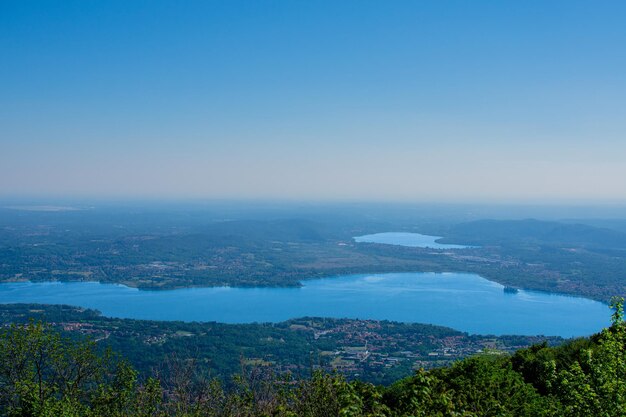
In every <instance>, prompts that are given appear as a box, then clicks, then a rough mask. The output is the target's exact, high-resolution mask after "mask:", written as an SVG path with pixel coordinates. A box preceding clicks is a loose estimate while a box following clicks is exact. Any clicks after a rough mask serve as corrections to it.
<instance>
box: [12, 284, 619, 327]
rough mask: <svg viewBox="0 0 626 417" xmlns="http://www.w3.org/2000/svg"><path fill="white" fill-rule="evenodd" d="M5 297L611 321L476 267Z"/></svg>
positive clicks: (162, 311)
mask: <svg viewBox="0 0 626 417" xmlns="http://www.w3.org/2000/svg"><path fill="white" fill-rule="evenodd" d="M0 303H43V304H70V305H76V306H81V307H87V308H93V309H97V310H100V311H101V312H102V313H103V314H104V315H106V316H110V317H121V318H134V319H150V320H182V321H219V322H224V323H250V322H279V321H284V320H287V319H290V318H297V317H303V316H316V317H334V318H359V319H377V320H393V321H400V322H414V323H431V324H437V325H443V326H449V327H452V328H454V329H457V330H462V331H466V332H469V333H478V334H496V335H501V334H524V335H534V334H544V335H558V336H563V337H570V336H584V335H589V334H591V333H594V332H597V331H599V330H600V329H601V328H602V327H606V326H607V325H608V324H609V322H610V310H609V308H608V307H607V306H606V305H605V304H602V303H599V302H596V301H592V300H589V299H585V298H576V297H568V296H563V295H556V294H547V293H539V292H533V291H522V290H520V291H519V292H517V293H514V294H511V293H505V292H504V291H503V286H502V285H500V284H497V283H495V282H492V281H488V280H486V279H484V278H481V277H480V276H478V275H475V274H464V273H443V274H440V273H391V274H359V275H347V276H340V277H330V278H326V279H316V280H310V281H305V282H304V286H302V287H300V288H230V287H218V288H187V289H177V290H168V291H145V290H137V289H135V288H129V287H125V286H123V285H115V284H99V283H95V282H67V283H60V282H44V283H31V282H17V283H3V284H0Z"/></svg>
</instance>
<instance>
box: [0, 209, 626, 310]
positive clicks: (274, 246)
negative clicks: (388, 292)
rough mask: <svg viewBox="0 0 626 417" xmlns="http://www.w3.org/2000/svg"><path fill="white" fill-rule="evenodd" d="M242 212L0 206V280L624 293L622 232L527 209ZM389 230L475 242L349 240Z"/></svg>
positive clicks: (154, 285)
mask: <svg viewBox="0 0 626 417" xmlns="http://www.w3.org/2000/svg"><path fill="white" fill-rule="evenodd" d="M248 215H249V216H250V217H249V218H248V217H246V216H247V215H241V214H239V215H237V214H233V213H232V212H231V211H228V210H226V209H223V208H222V209H219V210H218V209H215V210H214V211H210V210H202V211H189V210H187V211H185V210H178V211H177V210H164V211H147V212H146V211H145V210H144V211H141V210H138V209H130V208H119V207H117V208H115V207H113V208H112V207H108V208H103V209H98V210H96V209H93V210H91V209H90V210H79V211H65V212H31V211H20V210H7V209H0V281H16V280H31V281H50V280H65V281H67V280H79V281H82V280H90V281H101V282H115V283H123V284H125V285H129V286H134V287H139V288H154V289H167V288H179V287H189V286H220V285H230V286H299V285H301V282H302V280H303V279H309V278H317V277H325V276H329V275H335V274H349V273H376V272H403V271H407V272H408V271H411V272H419V271H425V272H442V271H450V272H455V271H456V272H474V273H477V274H480V275H482V276H484V277H486V278H488V279H492V280H495V281H498V282H500V283H502V284H504V285H508V286H512V287H516V288H526V289H536V290H544V291H553V292H561V293H567V294H574V295H581V296H587V297H590V298H594V299H597V300H601V301H605V302H606V301H608V299H609V298H610V296H611V295H614V294H620V295H626V286H624V283H623V280H622V278H621V271H622V270H623V265H624V262H626V233H624V232H623V230H621V229H619V227H618V229H619V230H609V229H606V228H602V227H596V226H588V225H581V224H569V223H563V222H545V221H536V220H525V221H495V220H488V221H476V222H461V223H453V224H450V223H449V222H447V223H446V222H443V221H441V220H432V219H430V220H429V219H428V218H424V217H420V216H422V215H423V214H420V213H419V212H417V213H416V214H414V215H413V216H409V215H405V216H400V217H388V216H387V217H385V216H378V217H376V216H372V215H368V216H365V215H363V214H362V213H361V214H360V215H357V214H353V213H349V214H346V213H343V212H342V211H341V210H340V209H335V210H334V211H317V212H316V211H310V210H309V211H308V212H302V211H301V210H300V211H292V212H282V211H278V212H274V214H273V215H269V214H267V213H261V214H259V213H249V214H248ZM292 216H294V217H292ZM231 217H234V218H231ZM381 219H382V220H381ZM618 226H619V224H618ZM393 230H395V231H402V230H404V231H413V232H419V233H427V234H429V233H430V234H434V235H440V236H445V238H444V239H443V240H442V241H443V242H450V243H463V244H472V245H478V246H480V247H477V248H472V249H463V250H432V249H421V248H406V247H399V246H391V245H378V244H367V243H360V244H356V243H355V242H354V241H353V240H352V237H354V236H358V235H360V234H366V233H374V232H382V231H393Z"/></svg>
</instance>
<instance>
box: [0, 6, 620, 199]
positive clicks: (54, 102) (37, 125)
mask: <svg viewBox="0 0 626 417" xmlns="http://www.w3.org/2000/svg"><path fill="white" fill-rule="evenodd" d="M0 195H4V196H9V195H18V196H19V195H30V196H33V195H40V196H79V197H80V196H85V197H168V198H177V197H181V198H187V197H197V198H231V197H232V198H284V199H341V200H350V199H361V200H417V201H420V200H427V201H463V200H471V201H513V200H514V201H553V200H559V201H561V200H562V201H570V200H576V201H583V200H584V201H599V200H601V201H626V2H624V1H602V2H595V1H586V2H579V1H571V0H569V1H495V0H494V1H440V0H433V1H417V0H416V1H382V0H381V1H367V0H355V1H337V0H335V1H298V0H285V1H263V0H258V1H232V0H229V1H209V0H206V1H156V0H150V1H130V0H125V1H85V0H79V1H68V0H64V1H49V2H43V1H24V0H15V1H12V0H1V1H0Z"/></svg>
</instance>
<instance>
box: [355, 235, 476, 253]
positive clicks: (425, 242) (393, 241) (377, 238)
mask: <svg viewBox="0 0 626 417" xmlns="http://www.w3.org/2000/svg"><path fill="white" fill-rule="evenodd" d="M439 239H441V236H428V235H421V234H419V233H405V232H385V233H374V234H372V235H363V236H357V237H355V238H354V241H355V242H364V243H384V244H386V245H398V246H409V247H412V248H431V249H465V248H473V247H474V246H465V245H448V244H445V243H437V242H435V241H436V240H439Z"/></svg>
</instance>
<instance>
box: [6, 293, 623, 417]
mask: <svg viewBox="0 0 626 417" xmlns="http://www.w3.org/2000/svg"><path fill="white" fill-rule="evenodd" d="M622 302H623V300H621V301H618V302H616V303H615V304H614V307H615V313H614V315H613V320H614V323H613V325H612V326H611V327H610V328H607V329H604V330H602V331H601V332H600V333H599V334H596V335H594V336H592V337H591V338H589V339H580V340H575V341H572V342H570V343H567V344H564V345H562V346H559V347H548V346H546V345H537V346H533V347H531V348H529V349H525V350H521V351H519V352H517V353H516V354H514V355H513V356H503V355H489V354H486V355H481V356H475V357H471V358H468V359H464V360H461V361H459V362H456V363H455V364H453V365H452V366H450V367H446V368H439V369H436V370H433V371H423V370H419V371H417V372H416V373H415V374H414V375H413V376H411V377H408V378H406V379H403V380H400V381H398V382H397V383H395V384H393V385H391V386H390V387H382V386H375V385H372V384H368V383H364V382H360V381H358V380H355V381H346V380H345V379H344V378H343V377H342V376H341V375H338V374H325V373H322V372H315V373H314V374H313V375H312V376H311V377H310V378H307V379H301V380H293V379H291V378H290V377H289V375H273V374H268V373H264V372H262V370H261V371H259V370H258V369H252V370H248V371H246V370H245V369H244V370H243V372H242V374H240V375H238V376H236V377H235V380H234V381H235V384H234V386H233V387H232V388H230V389H228V390H225V389H224V388H223V387H222V385H221V384H220V383H219V382H218V381H216V380H209V379H205V378H203V377H202V375H197V373H196V372H195V370H196V369H197V367H196V364H195V363H194V362H193V361H184V362H180V361H178V362H177V361H176V360H170V361H169V362H168V364H167V366H168V367H169V369H170V372H169V373H168V377H167V378H160V376H159V374H155V375H152V376H150V377H149V378H139V376H138V374H137V372H136V371H134V370H133V369H132V368H131V367H130V366H129V365H128V364H127V363H126V362H125V361H124V360H122V359H120V358H118V357H116V356H115V355H112V354H111V353H110V352H108V351H107V352H104V353H101V352H99V351H98V349H97V348H96V347H95V345H94V343H93V342H90V341H76V340H72V339H67V338H64V337H62V336H60V335H59V334H58V333H56V332H54V331H52V330H50V329H49V328H48V327H46V326H44V325H42V324H37V323H33V322H31V323H30V324H28V325H25V326H24V325H22V326H16V325H13V326H12V327H10V328H9V329H6V330H4V331H3V332H2V334H1V335H0V410H1V412H2V413H3V414H4V415H8V416H60V415H63V416H67V417H72V416H112V417H114V416H188V417H191V416H324V417H327V416H436V415H440V416H541V415H543V416H623V415H624V414H625V413H626V356H625V353H626V352H625V347H626V325H625V324H624V322H623V309H622Z"/></svg>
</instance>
